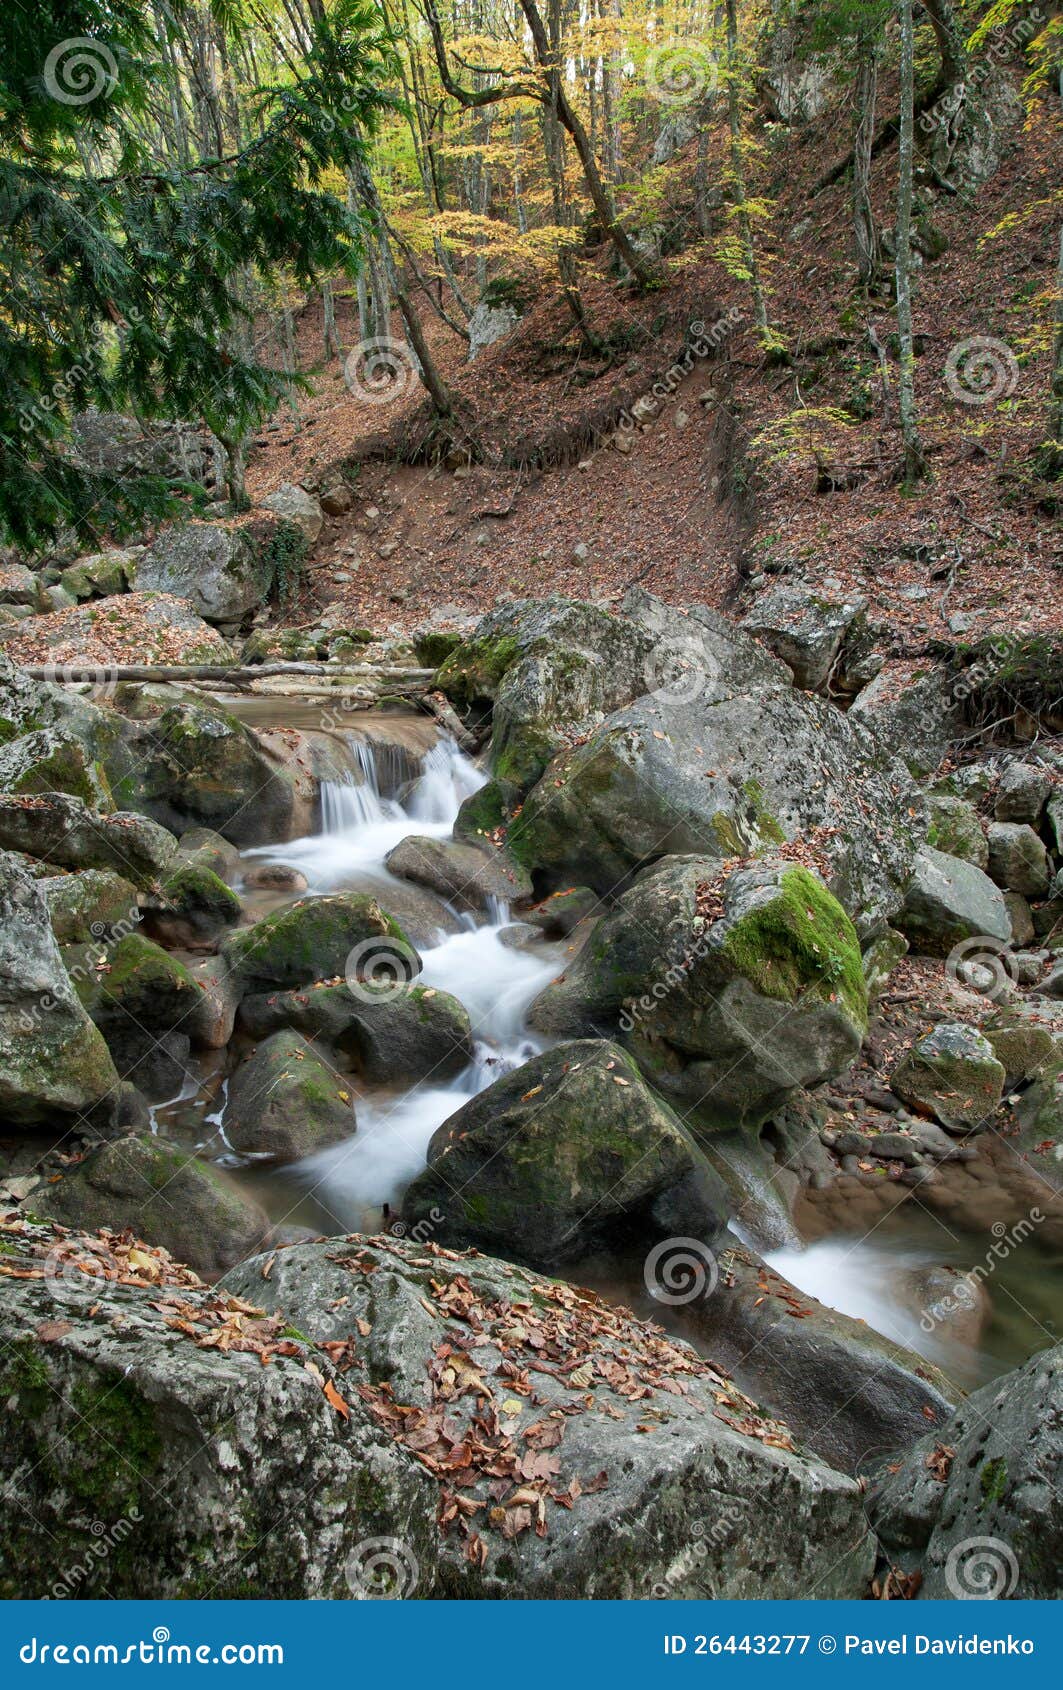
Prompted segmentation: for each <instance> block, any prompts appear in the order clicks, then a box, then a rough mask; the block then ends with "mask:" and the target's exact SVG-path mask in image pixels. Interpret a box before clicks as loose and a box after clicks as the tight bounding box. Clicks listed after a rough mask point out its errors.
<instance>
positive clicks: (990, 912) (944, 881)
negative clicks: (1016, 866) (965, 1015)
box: [897, 845, 1011, 956]
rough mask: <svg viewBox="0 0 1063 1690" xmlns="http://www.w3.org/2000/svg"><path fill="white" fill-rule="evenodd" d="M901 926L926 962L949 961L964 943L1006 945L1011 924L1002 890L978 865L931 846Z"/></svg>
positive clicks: (919, 865)
mask: <svg viewBox="0 0 1063 1690" xmlns="http://www.w3.org/2000/svg"><path fill="white" fill-rule="evenodd" d="M897 926H898V927H899V928H900V929H901V930H902V932H903V933H905V935H906V936H907V937H908V938H909V939H910V940H911V943H912V946H913V949H915V950H916V951H919V952H921V953H922V954H923V955H924V956H948V954H949V952H950V951H952V950H953V949H954V947H955V946H957V945H959V944H961V943H962V941H963V940H965V939H975V938H979V939H982V938H984V939H988V940H990V941H995V942H996V943H997V944H998V945H1006V944H1007V943H1008V941H1009V940H1010V938H1011V919H1010V917H1009V915H1008V911H1007V906H1006V904H1005V903H1004V899H1003V897H1002V896H1001V893H1000V891H999V889H998V888H997V887H996V886H994V884H993V882H992V881H991V880H990V878H989V876H988V875H987V874H983V873H982V870H981V869H980V868H977V867H976V866H975V865H974V863H968V862H963V861H962V860H961V859H960V858H959V857H950V856H946V854H945V853H944V852H943V851H936V850H935V849H934V848H933V846H931V845H924V846H923V848H922V849H921V850H920V851H918V852H917V853H916V857H915V865H914V868H913V871H912V879H911V883H910V885H909V887H908V890H907V893H906V894H905V899H904V908H903V909H902V910H901V913H900V915H899V916H898V917H897Z"/></svg>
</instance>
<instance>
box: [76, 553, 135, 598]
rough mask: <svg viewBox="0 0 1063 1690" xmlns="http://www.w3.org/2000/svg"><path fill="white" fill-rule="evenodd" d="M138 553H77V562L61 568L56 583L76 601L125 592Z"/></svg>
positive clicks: (131, 576)
mask: <svg viewBox="0 0 1063 1690" xmlns="http://www.w3.org/2000/svg"><path fill="white" fill-rule="evenodd" d="M139 556H140V553H139V551H137V552H119V551H113V552H93V553H92V555H91V556H89V557H79V558H78V560H77V562H76V563H72V564H71V565H70V566H69V568H67V569H64V570H63V572H62V574H61V575H60V577H59V585H60V586H61V587H62V588H63V590H64V592H67V593H69V594H70V596H71V598H73V599H77V600H78V602H79V603H80V602H81V601H82V600H83V599H102V598H107V597H109V596H110V595H111V594H112V593H124V592H125V591H126V589H127V587H128V586H129V583H130V581H131V580H132V578H133V576H134V575H135V573H136V566H137V558H138V557H139Z"/></svg>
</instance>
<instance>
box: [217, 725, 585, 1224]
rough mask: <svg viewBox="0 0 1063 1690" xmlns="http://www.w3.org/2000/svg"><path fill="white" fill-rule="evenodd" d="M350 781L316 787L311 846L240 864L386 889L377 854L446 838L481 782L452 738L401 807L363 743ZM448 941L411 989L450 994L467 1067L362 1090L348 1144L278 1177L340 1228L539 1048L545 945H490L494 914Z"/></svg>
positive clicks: (392, 1195) (550, 959)
mask: <svg viewBox="0 0 1063 1690" xmlns="http://www.w3.org/2000/svg"><path fill="white" fill-rule="evenodd" d="M355 755H356V757H357V759H358V763H359V770H360V773H361V775H362V777H363V778H362V780H361V781H360V782H355V781H354V780H352V781H351V782H350V783H349V784H347V783H344V784H340V783H330V784H327V785H326V786H325V787H324V788H323V790H322V803H321V811H322V827H323V829H324V831H323V832H322V833H321V834H319V835H316V836H314V837H312V838H307V839H297V840H294V841H292V842H291V843H290V844H287V845H283V846H280V845H277V846H265V847H261V848H259V849H258V850H256V851H249V852H248V853H247V855H248V856H249V857H250V856H256V857H265V858H268V859H271V860H274V861H281V862H285V863H290V864H291V865H292V866H293V867H296V868H298V869H300V870H301V871H302V873H303V874H305V875H306V877H307V880H308V882H309V886H310V890H311V891H313V892H325V891H329V890H332V889H333V888H335V887H337V886H342V885H343V884H345V883H346V882H349V881H350V880H352V879H353V878H355V877H356V876H365V875H367V874H368V875H372V876H374V877H377V878H380V879H383V880H386V881H392V880H393V878H394V877H393V876H391V875H390V874H389V873H388V871H387V869H386V868H385V866H384V859H385V857H386V855H387V853H388V852H389V851H390V850H392V849H393V847H394V846H396V845H397V844H399V842H400V841H401V840H403V839H405V838H406V837H407V835H408V834H410V833H422V834H431V835H434V836H435V837H437V838H446V837H448V836H449V835H450V833H451V830H452V828H453V825H454V819H455V817H456V815H457V813H458V809H459V807H460V805H461V803H462V802H463V800H464V799H465V798H467V797H468V796H469V794H470V793H473V792H475V791H477V789H478V788H479V787H480V786H482V785H483V783H484V779H485V776H484V775H483V774H482V773H481V771H480V770H479V769H478V768H477V767H476V765H475V764H474V763H472V762H470V760H469V758H468V757H466V756H464V755H463V753H462V752H461V751H460V750H459V749H458V747H457V746H456V745H455V744H454V742H453V741H452V740H449V739H441V740H440V741H439V742H438V744H437V745H435V746H434V747H433V749H432V750H431V751H430V752H429V753H428V755H427V757H426V758H425V759H424V761H423V763H422V767H421V774H420V777H419V779H418V780H417V781H416V783H415V784H414V786H413V787H412V789H411V790H410V792H409V793H408V794H407V796H406V797H405V799H404V800H403V801H402V802H401V803H400V802H399V801H398V800H397V799H395V798H387V797H383V796H381V793H380V789H379V784H378V781H377V774H376V763H375V759H374V756H373V748H372V746H371V745H365V744H363V743H358V744H356V746H355ZM461 919H462V922H463V928H462V931H461V932H460V933H456V934H453V935H451V936H448V937H442V936H441V937H440V942H439V944H438V945H436V946H434V947H431V948H427V949H425V948H422V952H421V955H422V961H423V964H424V967H423V972H422V973H421V975H420V977H419V978H420V981H421V983H423V984H424V985H427V986H435V987H437V988H438V989H440V990H444V991H447V992H450V993H452V994H453V995H454V997H456V998H457V999H458V1000H459V1002H460V1003H462V1004H464V1006H465V1008H466V1009H467V1010H468V1012H469V1018H470V1021H471V1023H472V1031H473V1038H474V1041H475V1045H474V1059H473V1061H472V1062H471V1063H470V1064H469V1066H468V1067H467V1068H466V1069H465V1070H464V1071H463V1072H462V1073H461V1074H459V1075H458V1077H457V1078H456V1079H454V1080H452V1081H450V1082H448V1083H447V1084H446V1085H433V1084H431V1082H426V1083H424V1084H422V1085H418V1086H414V1087H412V1088H411V1089H410V1090H409V1091H408V1092H405V1093H404V1094H403V1095H402V1096H400V1097H398V1098H396V1097H394V1096H390V1095H382V1094H381V1093H375V1094H374V1093H372V1092H365V1093H363V1094H362V1095H361V1096H360V1097H359V1098H358V1099H357V1102H356V1108H355V1113H356V1119H357V1123H358V1125H357V1130H356V1133H355V1135H354V1137H353V1138H351V1139H349V1140H347V1141H346V1142H344V1143H342V1144H338V1145H332V1146H330V1147H329V1148H328V1149H326V1150H321V1151H318V1152H316V1153H315V1154H314V1155H312V1156H308V1157H306V1158H305V1159H304V1160H303V1161H302V1162H300V1163H297V1164H295V1165H294V1166H292V1167H291V1168H288V1169H286V1170H285V1177H287V1178H290V1179H291V1180H293V1181H294V1182H295V1183H296V1184H297V1185H298V1186H299V1187H300V1188H301V1190H302V1191H303V1192H305V1193H312V1194H313V1196H314V1197H315V1199H316V1201H317V1202H318V1203H319V1204H320V1205H321V1206H322V1207H323V1208H325V1209H326V1210H328V1211H329V1212H330V1213H331V1214H332V1215H333V1216H334V1217H335V1219H336V1220H337V1221H338V1222H339V1223H340V1224H341V1225H342V1226H343V1227H345V1228H351V1229H355V1228H359V1227H361V1226H363V1225H364V1224H366V1216H367V1212H369V1211H378V1210H379V1209H380V1206H381V1205H382V1204H384V1203H394V1202H395V1200H396V1199H397V1198H398V1197H399V1196H400V1195H401V1193H402V1191H403V1190H404V1189H405V1187H406V1186H407V1185H408V1184H409V1182H410V1180H411V1179H412V1178H413V1177H414V1176H415V1175H416V1174H417V1173H419V1172H420V1170H421V1169H422V1168H423V1167H424V1163H425V1155H426V1152H427V1149H428V1144H429V1140H430V1139H431V1137H432V1134H433V1133H434V1132H435V1131H436V1128H437V1127H439V1126H441V1125H442V1123H443V1122H444V1121H445V1120H446V1119H447V1117H448V1116H450V1115H452V1114H453V1113H454V1112H455V1110H457V1109H460V1108H461V1106H462V1104H463V1103H465V1102H466V1101H467V1100H468V1099H469V1098H470V1097H475V1095H476V1094H477V1092H480V1091H482V1090H483V1089H484V1087H485V1086H489V1085H491V1084H492V1082H493V1081H494V1080H497V1079H498V1078H499V1076H500V1075H501V1074H503V1073H506V1072H508V1071H509V1070H510V1069H512V1068H515V1067H517V1066H519V1064H520V1063H522V1062H526V1061H527V1060H528V1058H529V1057H530V1056H533V1055H534V1054H535V1052H536V1051H538V1050H540V1049H541V1048H542V1047H541V1044H540V1043H539V1041H538V1040H536V1039H535V1038H534V1037H533V1036H532V1035H530V1034H529V1033H528V1031H527V1029H526V1027H525V1016H526V1013H527V1010H528V1006H529V1005H530V1003H531V1002H532V999H533V998H535V997H536V996H537V994H538V993H539V992H540V991H541V990H542V988H543V987H544V986H545V985H547V983H548V982H549V981H550V980H552V979H553V977H554V975H555V974H556V973H557V970H558V967H559V958H558V956H557V954H556V952H555V949H554V947H552V946H547V945H545V944H544V945H543V946H542V947H541V948H538V947H537V949H536V951H535V952H531V953H529V952H526V951H521V950H516V949H514V948H513V947H511V946H508V945H505V944H503V943H502V940H501V937H500V935H501V933H502V930H503V928H504V927H506V926H507V925H508V924H509V912H508V910H507V909H506V908H505V907H504V906H502V905H498V906H496V907H495V908H494V909H493V910H492V912H491V919H490V920H489V922H487V923H486V924H485V925H482V926H474V925H472V922H471V918H470V917H468V916H463V917H462V918H461Z"/></svg>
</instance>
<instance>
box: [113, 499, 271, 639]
mask: <svg viewBox="0 0 1063 1690" xmlns="http://www.w3.org/2000/svg"><path fill="white" fill-rule="evenodd" d="M136 585H137V589H138V591H140V592H151V591H155V592H160V593H171V594H173V595H174V597H176V598H180V599H187V600H188V602H189V603H190V604H191V606H192V609H193V610H194V611H195V613H196V615H197V616H202V617H203V619H204V621H207V622H223V623H225V622H239V621H240V619H241V617H242V616H244V615H245V614H246V612H247V611H249V610H257V609H258V607H259V606H260V605H261V604H262V603H264V601H265V599H266V596H267V594H268V592H269V589H270V587H271V585H272V571H271V568H270V565H269V562H268V559H267V557H266V555H265V550H264V548H263V547H262V545H261V544H260V543H259V542H258V540H257V539H256V536H255V533H254V530H253V528H252V526H251V525H250V524H243V525H230V524H227V523H221V522H190V523H187V524H185V525H184V526H182V527H176V526H175V527H169V528H164V529H163V531H162V533H161V534H160V535H159V536H158V538H157V539H156V540H155V541H154V542H153V544H152V545H150V546H149V547H148V549H147V551H146V552H145V553H144V555H143V557H142V558H141V559H140V560H139V562H138V564H137V574H136Z"/></svg>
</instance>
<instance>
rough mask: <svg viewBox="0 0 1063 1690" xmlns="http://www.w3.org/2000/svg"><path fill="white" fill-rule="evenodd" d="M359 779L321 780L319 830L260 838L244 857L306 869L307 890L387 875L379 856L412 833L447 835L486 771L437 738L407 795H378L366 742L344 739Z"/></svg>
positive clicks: (370, 749)
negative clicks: (277, 839)
mask: <svg viewBox="0 0 1063 1690" xmlns="http://www.w3.org/2000/svg"><path fill="white" fill-rule="evenodd" d="M350 747H351V751H352V754H353V756H354V758H355V761H356V762H357V764H358V772H359V774H360V775H361V777H362V778H361V780H355V778H354V775H353V773H352V776H351V779H350V780H349V781H324V782H322V786H321V827H322V831H321V832H320V833H315V834H310V835H308V836H307V837H306V838H303V839H292V840H290V841H289V842H288V844H286V845H260V846H258V847H256V849H255V850H253V851H248V852H247V853H246V855H247V856H248V857H259V858H263V859H264V860H265V861H267V862H276V863H287V864H289V865H290V866H291V867H292V868H297V869H298V870H299V871H300V873H302V874H304V875H305V876H306V879H307V883H308V886H309V889H310V891H311V892H334V891H335V890H336V888H337V887H339V886H343V885H344V884H345V883H346V882H349V881H351V880H352V879H354V878H355V877H357V876H363V877H364V876H366V875H369V876H372V877H373V878H375V879H380V880H392V878H393V877H392V876H391V875H390V874H389V873H388V871H387V869H386V868H385V867H384V859H385V857H386V856H387V854H388V852H389V851H392V850H394V848H395V846H396V845H398V844H400V843H401V841H402V840H403V839H405V838H406V837H407V836H408V835H409V834H411V833H421V834H429V835H431V836H433V837H434V838H437V839H445V838H447V836H448V835H449V834H450V831H451V829H452V828H453V826H454V818H455V816H456V815H457V813H458V810H459V809H460V807H461V804H462V802H463V800H464V799H466V798H468V797H469V796H470V795H471V794H472V793H474V792H476V791H478V790H479V788H480V787H481V786H483V784H484V782H485V780H486V778H487V777H486V775H484V774H483V773H482V771H481V770H480V769H478V768H477V767H476V764H475V763H473V762H471V761H470V759H469V758H468V757H466V756H465V755H464V753H463V752H461V751H460V750H459V749H458V747H457V746H456V745H455V743H454V741H453V740H451V739H441V740H439V741H438V743H437V744H436V745H434V746H433V747H432V749H431V751H430V752H429V753H428V755H427V757H425V758H424V760H423V762H422V764H421V773H420V776H419V778H418V780H417V781H416V782H415V783H414V786H413V787H412V789H411V791H410V792H409V793H408V794H407V796H406V798H405V800H404V801H403V802H402V803H400V802H399V801H398V799H396V798H384V797H382V796H381V793H380V786H379V782H378V779H377V769H376V759H375V756H374V751H373V747H372V745H369V744H367V743H366V742H365V741H364V740H355V739H352V740H351V741H350Z"/></svg>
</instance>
